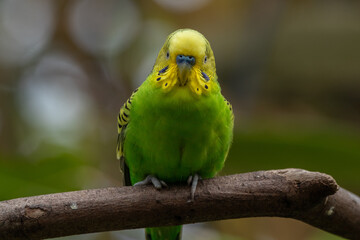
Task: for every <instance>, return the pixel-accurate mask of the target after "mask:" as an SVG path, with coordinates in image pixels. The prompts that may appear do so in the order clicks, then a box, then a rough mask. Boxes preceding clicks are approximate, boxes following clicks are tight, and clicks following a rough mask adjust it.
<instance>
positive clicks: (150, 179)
mask: <svg viewBox="0 0 360 240" xmlns="http://www.w3.org/2000/svg"><path fill="white" fill-rule="evenodd" d="M148 184H152V185H153V186H154V187H155V188H156V189H161V188H163V187H165V188H167V187H168V185H167V184H166V183H165V182H164V181H162V180H159V179H157V178H156V177H154V176H153V175H148V176H147V177H146V178H145V179H144V180H142V181H140V182H137V183H135V184H134V186H142V185H148Z"/></svg>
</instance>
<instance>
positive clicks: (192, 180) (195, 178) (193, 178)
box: [187, 173, 201, 202]
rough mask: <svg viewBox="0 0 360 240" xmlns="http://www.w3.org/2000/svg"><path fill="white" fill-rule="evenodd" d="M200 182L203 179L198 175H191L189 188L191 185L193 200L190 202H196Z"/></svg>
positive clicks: (188, 181)
mask: <svg viewBox="0 0 360 240" xmlns="http://www.w3.org/2000/svg"><path fill="white" fill-rule="evenodd" d="M199 180H201V177H200V176H199V175H198V174H197V173H195V174H194V175H190V176H189V178H188V180H187V183H188V185H189V186H190V185H191V190H190V195H191V199H190V200H189V201H190V202H193V201H194V198H195V191H196V187H197V184H198V181H199Z"/></svg>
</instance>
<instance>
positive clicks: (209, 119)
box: [127, 102, 217, 181]
mask: <svg viewBox="0 0 360 240" xmlns="http://www.w3.org/2000/svg"><path fill="white" fill-rule="evenodd" d="M184 104H185V103H181V102H179V104H168V105H167V104H157V106H156V107H154V105H153V104H149V105H148V106H143V108H142V109H140V110H141V111H140V110H139V111H138V112H136V113H135V114H134V115H135V116H134V117H133V119H131V123H130V124H129V128H128V131H129V132H128V133H129V135H130V136H129V141H132V143H131V144H132V145H135V146H136V147H135V148H133V149H134V150H133V151H137V153H136V154H132V155H136V156H137V157H138V159H141V160H139V161H138V163H139V166H140V165H141V166H142V169H143V170H144V171H147V172H148V173H152V174H155V175H158V176H162V178H164V179H167V180H168V181H169V180H170V181H171V180H172V179H174V181H177V180H178V179H183V178H185V177H188V176H189V174H191V173H192V172H194V171H196V170H197V169H200V168H201V167H202V165H204V163H205V161H206V159H207V156H208V153H209V151H210V149H209V148H211V142H212V141H213V138H214V137H216V134H215V133H214V131H215V129H214V118H216V112H217V111H216V109H215V108H213V107H212V106H211V104H210V103H202V104H199V103H197V104H194V103H191V104H193V105H184ZM134 110H136V109H134ZM134 112H135V111H134ZM132 116H133V115H132ZM135 129H136V131H135ZM130 131H131V133H130ZM135 132H137V133H138V134H136V136H134V133H135ZM131 135H132V136H131ZM127 141H128V139H127ZM169 173H171V174H170V175H169Z"/></svg>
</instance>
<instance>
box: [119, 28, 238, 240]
mask: <svg viewBox="0 0 360 240" xmlns="http://www.w3.org/2000/svg"><path fill="white" fill-rule="evenodd" d="M233 122H234V116H233V113H232V109H231V105H230V103H229V102H228V101H227V100H225V98H224V97H223V96H222V95H221V89H220V85H219V83H218V77H217V75H216V68H215V58H214V54H213V51H212V49H211V47H210V44H209V42H208V41H207V40H206V38H205V37H204V36H203V35H202V34H201V33H199V32H197V31H195V30H191V29H179V30H177V31H175V32H173V33H171V34H170V35H169V36H168V38H167V40H166V42H165V44H164V46H163V47H162V48H161V50H160V52H159V54H158V57H157V59H156V62H155V65H154V67H153V70H152V72H151V73H150V75H149V76H148V77H147V79H146V80H145V82H144V83H143V84H142V85H141V86H140V87H139V88H138V89H137V90H135V91H134V92H133V93H132V95H131V97H130V98H129V99H128V100H127V101H126V103H125V104H124V105H123V106H122V107H121V109H120V113H119V116H118V142H117V157H118V159H120V164H121V168H122V170H123V172H124V178H125V179H124V181H125V184H126V185H141V184H148V183H150V184H153V185H154V186H155V187H156V188H158V189H160V188H162V187H163V186H166V185H167V184H171V183H181V182H185V183H186V182H188V183H189V184H190V185H191V188H190V189H191V191H190V195H191V198H192V199H193V200H194V193H195V189H196V184H197V182H198V179H201V178H211V177H214V175H215V174H216V173H217V172H218V171H219V170H221V169H222V167H223V166H224V162H225V159H226V156H227V154H228V151H229V148H230V144H231V142H232V131H233ZM145 234H146V239H152V240H159V239H163V240H165V239H169V240H173V239H180V238H181V226H171V227H158V228H147V229H146V230H145Z"/></svg>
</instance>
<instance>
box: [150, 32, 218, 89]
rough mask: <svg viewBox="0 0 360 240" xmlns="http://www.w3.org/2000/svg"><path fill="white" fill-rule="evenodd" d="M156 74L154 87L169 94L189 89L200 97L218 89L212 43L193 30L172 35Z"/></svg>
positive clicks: (163, 50) (157, 64)
mask: <svg viewBox="0 0 360 240" xmlns="http://www.w3.org/2000/svg"><path fill="white" fill-rule="evenodd" d="M153 74H156V77H155V78H154V81H155V84H156V85H157V86H158V87H161V88H162V89H163V90H164V91H166V92H169V91H171V90H173V89H174V88H176V87H187V88H189V89H190V90H191V91H192V92H193V93H195V94H196V95H201V94H207V93H209V92H211V91H213V90H217V89H219V86H218V84H217V76H216V68H215V57H214V54H213V51H212V49H211V47H210V43H209V42H208V41H207V40H206V38H205V37H204V36H203V35H202V34H201V33H199V32H197V31H195V30H192V29H179V30H177V31H175V32H173V33H171V34H170V35H169V37H168V38H167V40H166V42H165V44H164V46H163V47H162V49H161V50H160V52H159V55H158V57H157V59H156V62H155V65H154V69H153Z"/></svg>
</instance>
